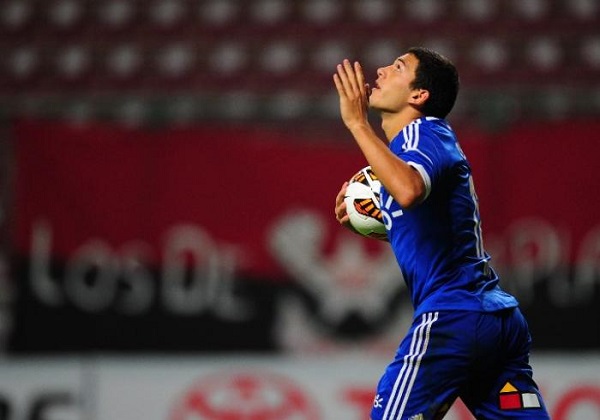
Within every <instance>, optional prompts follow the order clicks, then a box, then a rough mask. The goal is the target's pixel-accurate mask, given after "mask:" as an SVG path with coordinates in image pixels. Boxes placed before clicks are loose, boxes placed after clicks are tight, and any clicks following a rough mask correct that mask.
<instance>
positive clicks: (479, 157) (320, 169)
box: [12, 121, 600, 350]
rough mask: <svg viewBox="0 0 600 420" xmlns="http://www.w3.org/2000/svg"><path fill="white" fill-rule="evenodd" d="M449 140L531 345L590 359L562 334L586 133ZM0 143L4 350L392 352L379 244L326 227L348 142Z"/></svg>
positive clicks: (120, 138) (587, 201) (538, 131)
mask: <svg viewBox="0 0 600 420" xmlns="http://www.w3.org/2000/svg"><path fill="white" fill-rule="evenodd" d="M458 134H459V138H460V139H461V145H462V147H463V149H464V150H465V152H466V154H467V156H469V159H470V162H471V165H472V167H473V171H474V175H475V184H476V188H477V192H478V194H479V197H480V201H481V207H482V217H483V228H484V238H485V242H486V247H487V249H488V251H489V252H490V254H491V255H492V265H493V266H494V267H495V268H496V269H497V270H498V271H499V272H500V274H501V277H502V283H501V284H502V285H503V287H505V288H506V289H508V290H509V291H511V292H512V293H514V294H515V295H516V296H517V297H518V299H519V301H520V302H521V305H522V307H523V308H524V309H525V312H527V313H528V319H529V320H530V323H531V325H532V330H533V332H534V336H535V335H537V343H541V345H542V346H548V347H565V346H566V347H586V348H589V347H600V332H599V331H597V330H595V332H594V331H592V332H589V331H588V332H585V333H583V332H582V331H580V330H579V329H577V328H572V325H574V324H576V323H577V320H580V319H588V320H589V321H590V322H596V321H597V322H600V318H599V317H600V315H599V313H598V311H597V310H596V308H597V304H598V303H599V302H600V216H599V215H600V196H599V195H598V193H597V192H598V191H600V177H598V176H596V175H595V168H596V166H597V160H598V157H599V156H600V123H599V122H595V121H588V122H575V121H569V122H564V123H556V124H553V125H550V124H542V123H540V124H531V125H527V126H522V127H516V128H514V129H512V130H510V131H508V132H504V133H499V134H493V135H492V134H485V133H483V132H480V131H477V130H464V129H461V130H459V132H458ZM13 139H14V150H15V158H16V175H15V191H14V207H13V210H12V217H13V221H14V224H13V227H14V229H13V240H12V244H13V248H14V254H15V255H16V256H17V261H16V262H15V265H16V266H17V268H16V269H15V273H17V274H16V275H17V283H18V284H19V287H22V288H23V290H22V291H20V293H19V296H21V301H20V304H19V305H18V308H19V310H18V314H19V316H18V320H17V321H18V322H17V325H18V328H17V331H18V334H17V340H15V342H16V343H18V344H17V345H16V346H15V347H16V348H32V347H44V346H46V345H49V344H48V343H62V344H64V346H65V347H67V348H72V347H73V346H75V347H77V346H78V345H79V344H78V343H79V341H77V340H78V339H81V338H82V337H86V336H87V337H88V341H87V343H88V344H87V345H89V346H92V347H93V346H100V347H102V348H122V347H123V346H125V347H129V346H133V347H135V346H136V345H137V344H138V342H136V343H133V342H129V341H128V340H129V339H130V338H131V336H130V335H129V334H128V333H127V332H125V333H123V334H121V335H119V336H115V334H116V333H115V332H114V327H115V325H117V324H118V325H119V326H120V327H122V326H123V325H127V323H129V326H130V330H129V331H136V332H140V331H142V332H144V334H146V335H144V334H142V337H146V341H144V340H143V339H142V341H141V342H142V343H145V344H142V347H143V346H146V345H151V346H154V347H155V348H166V349H168V348H170V346H173V347H183V348H192V349H196V348H206V347H210V348H222V347H227V348H239V345H240V344H244V343H246V344H247V340H250V341H252V340H254V343H253V344H251V347H253V348H254V347H258V348H263V347H265V346H264V345H262V344H260V343H261V342H264V341H265V340H270V344H269V345H268V346H267V347H269V346H273V345H274V346H275V347H279V348H285V349H293V350H298V349H301V348H303V346H304V347H307V348H322V347H327V346H329V345H331V344H332V342H335V341H336V339H337V338H339V336H340V335H341V336H344V337H353V338H356V337H365V336H370V337H373V335H374V334H375V335H376V334H380V333H382V332H383V333H386V334H389V336H388V337H387V338H389V342H386V343H394V344H393V345H395V343H396V342H397V338H398V337H399V335H400V334H401V332H399V331H398V329H402V325H405V322H406V321H407V320H409V319H410V317H411V311H410V305H409V304H408V302H406V300H405V299H406V293H405V292H406V291H405V289H404V285H403V283H402V279H401V277H400V275H399V271H398V269H397V267H396V265H395V261H394V260H393V257H391V254H390V253H389V250H388V249H387V247H386V246H385V244H384V243H381V242H379V241H374V240H366V239H362V238H359V237H357V236H356V235H354V234H352V233H350V232H349V231H347V230H346V229H343V228H341V227H340V226H339V225H338V224H337V222H336V221H335V218H334V216H333V207H334V199H335V195H336V194H337V192H338V190H339V188H340V186H341V184H342V183H343V181H344V180H347V179H349V178H350V177H351V176H352V175H353V174H354V173H355V172H356V171H357V170H358V169H360V168H361V167H362V166H364V165H365V164H366V162H365V161H364V158H363V157H362V155H361V154H360V152H359V150H358V148H357V147H356V146H355V145H354V144H353V142H352V139H351V138H350V136H349V135H348V136H347V139H346V140H347V141H343V140H342V139H334V138H331V134H326V133H323V135H322V137H321V138H310V139H306V138H304V137H301V136H300V135H297V134H296V133H294V132H291V131H290V132H281V131H272V130H268V129H264V128H257V127H252V126H245V127H230V126H223V125H215V126H199V127H193V128H185V129H180V128H163V129H158V128H157V129H150V128H145V129H141V128H125V127H121V126H116V125H106V124H88V125H69V124H66V123H61V122H46V121H21V122H18V123H16V124H15V126H14V131H13ZM271 287H274V288H278V287H279V288H280V287H283V288H286V289H285V293H280V291H277V292H275V291H273V290H272V289H269V288H271ZM278 290H279V289H278ZM61 311H62V312H61ZM65 314H67V319H69V322H72V324H69V325H66V324H65V321H64V319H65ZM81 314H84V315H85V316H86V317H87V318H86V317H82V316H81ZM148 315H152V316H153V317H154V318H152V322H148V319H149V318H148ZM200 319H201V320H203V322H204V324H202V323H199V320H200ZM99 320H100V321H101V322H99ZM215 320H217V321H219V322H222V323H223V324H222V325H223V326H225V327H224V328H219V326H218V325H217V324H215ZM315 320H316V323H317V324H319V323H320V324H322V325H324V326H325V327H324V328H315V327H314V325H315ZM186 322H187V323H186ZM44 323H45V324H44ZM65 325H66V326H65ZM89 325H93V328H92V329H91V330H90V328H89ZM156 325H158V326H160V328H158V329H156V328H155V326H156ZM51 326H56V327H57V328H59V327H60V328H65V330H64V331H63V332H62V335H61V336H60V339H59V340H57V339H56V337H55V338H49V337H46V336H45V335H44V334H46V333H47V332H48V331H51V330H52V328H51ZM276 326H277V328H275V327H276ZM391 326H393V328H392V327H391ZM36 328H37V330H36ZM181 328H183V329H184V330H185V331H184V333H182V332H181V331H179V330H178V329H181ZM232 328H237V329H238V330H237V331H238V332H237V333H236V334H237V335H234V334H230V332H231V331H232ZM394 328H395V329H394ZM217 330H219V332H217ZM36 331H37V332H36ZM125 331H128V330H127V329H126V330H125ZM157 331H159V333H157ZM221 331H223V332H221ZM324 331H325V332H324ZM198 333H199V334H198ZM86 334H87V335H86ZM161 334H162V335H161ZM117 335H118V334H117ZM165 336H168V339H165ZM234 336H235V338H232V337H234ZM106 337H109V338H110V340H106ZM309 337H310V338H309ZM103 338H104V339H105V341H99V340H102V339H103ZM379 338H380V339H381V340H380V341H378V342H373V343H371V344H372V345H373V347H377V346H384V347H385V345H386V344H385V343H383V344H382V340H383V341H385V340H386V339H383V338H382V337H381V336H380V337H379ZM119 340H121V341H119ZM123 340H124V341H123ZM207 340H208V341H207ZM210 340H213V341H210ZM119 342H121V343H124V342H126V345H123V346H121V345H119V344H118V343H119ZM89 343H92V344H89ZM177 343H179V344H181V343H184V344H182V345H181V346H178V344H177ZM273 343H275V344H273ZM69 346H71V347H69ZM111 346H113V347H111ZM83 347H85V345H84V346H83ZM242 347H244V346H243V345H242Z"/></svg>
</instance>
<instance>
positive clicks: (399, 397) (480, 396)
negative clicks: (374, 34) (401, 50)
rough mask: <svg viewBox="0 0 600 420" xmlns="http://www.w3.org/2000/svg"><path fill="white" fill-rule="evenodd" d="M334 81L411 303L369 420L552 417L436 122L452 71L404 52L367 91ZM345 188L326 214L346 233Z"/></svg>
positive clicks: (462, 172)
mask: <svg viewBox="0 0 600 420" xmlns="http://www.w3.org/2000/svg"><path fill="white" fill-rule="evenodd" d="M333 79H334V83H335V87H336V89H337V92H338V94H339V98H340V111H341V117H342V120H343V122H344V124H345V126H346V128H347V129H348V130H349V131H350V133H351V134H352V136H353V137H354V140H355V141H356V143H357V144H358V146H359V148H360V150H361V151H362V153H363V154H364V156H365V158H366V160H367V161H368V163H369V165H371V167H372V169H373V171H374V172H375V174H376V175H377V177H378V178H379V180H380V181H381V183H382V191H381V197H380V199H381V208H382V211H383V216H384V217H383V219H384V222H385V225H386V230H387V240H388V242H389V243H390V245H391V247H392V249H393V251H394V254H395V256H396V259H397V261H398V264H399V266H400V269H401V271H402V274H403V277H404V280H405V281H406V284H407V287H408V291H409V293H410V298H411V301H412V304H413V306H414V319H413V323H412V325H411V327H410V329H409V331H408V333H407V335H406V337H405V338H404V339H403V340H402V341H401V343H400V345H399V348H398V351H397V353H396V355H395V357H394V359H393V361H392V362H391V363H390V364H389V365H388V366H387V368H386V370H385V372H384V373H383V376H382V377H381V379H380V381H379V384H378V387H377V392H376V396H375V399H374V402H373V408H372V411H371V419H372V420H392V419H394V420H396V419H409V420H427V419H441V418H443V417H444V415H445V414H446V412H447V411H448V409H449V408H450V406H451V405H452V403H453V402H454V401H455V400H456V398H458V397H460V398H461V399H462V400H463V402H464V403H465V405H466V406H467V407H468V408H469V410H470V411H471V412H472V413H473V415H474V416H475V417H476V418H478V419H508V418H511V419H512V418H519V419H549V416H548V413H547V411H546V407H545V405H544V402H543V400H542V396H541V394H540V391H539V389H538V386H537V385H536V383H535V382H534V380H533V374H532V368H531V366H530V365H529V350H530V346H531V338H530V334H529V328H528V326H527V323H526V321H525V319H524V318H523V315H522V314H521V312H520V310H519V308H518V303H517V300H516V299H515V298H514V297H513V296H511V295H510V294H508V293H506V292H505V291H503V290H502V289H501V288H500V287H499V285H498V280H499V279H498V276H497V275H496V273H495V272H494V270H493V269H492V268H491V267H490V265H489V259H490V257H489V255H488V254H487V253H486V252H485V250H484V247H483V243H482V237H481V222H480V217H479V208H478V202H477V196H476V195H475V189H474V186H473V179H472V176H471V168H470V166H469V163H468V161H467V159H466V157H465V155H464V153H463V152H462V150H461V148H460V146H459V144H458V141H457V138H456V135H455V133H454V132H453V130H452V128H451V127H450V125H449V124H448V122H446V120H445V118H446V116H447V115H448V113H449V112H450V111H451V109H452V107H453V106H454V102H455V100H456V96H457V94H458V89H459V78H458V73H457V70H456V68H455V66H454V65H453V64H452V63H451V62H450V61H449V60H448V59H446V58H445V57H443V56H441V55H439V54H437V53H436V52H433V51H431V50H428V49H425V48H411V49H409V50H408V52H407V53H406V54H404V55H402V56H400V57H398V58H396V59H395V60H394V61H393V62H392V63H391V64H390V65H388V66H385V67H381V68H379V69H378V70H377V80H376V81H375V84H374V86H372V87H370V86H369V85H368V84H367V83H365V77H364V74H363V71H362V68H361V66H360V63H358V62H354V63H351V62H350V61H349V60H344V61H343V62H342V63H341V64H339V65H338V66H337V71H336V73H335V74H334V76H333ZM369 107H370V108H372V109H374V110H376V111H378V112H379V114H380V116H381V126H382V128H383V132H384V133H385V137H386V139H387V141H383V140H382V139H380V138H379V137H378V135H377V134H376V132H375V131H374V129H373V127H372V126H371V125H370V123H369V121H368V115H367V114H368V108H369ZM346 186H347V183H344V184H343V185H342V188H341V190H340V191H339V193H338V195H337V198H336V204H335V214H336V218H337V220H338V221H339V222H340V223H341V224H343V225H346V226H349V219H348V216H347V214H346V206H345V204H344V199H343V198H344V192H345V189H346Z"/></svg>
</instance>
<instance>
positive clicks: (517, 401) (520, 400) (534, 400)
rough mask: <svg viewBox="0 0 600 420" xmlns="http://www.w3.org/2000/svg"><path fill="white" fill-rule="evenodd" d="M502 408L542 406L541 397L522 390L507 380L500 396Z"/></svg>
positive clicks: (518, 408) (515, 408) (499, 403)
mask: <svg viewBox="0 0 600 420" xmlns="http://www.w3.org/2000/svg"><path fill="white" fill-rule="evenodd" d="M498 398H499V399H498V405H499V406H500V409H501V410H522V409H524V408H540V407H541V404H540V399H539V398H538V396H537V394H534V393H532V392H521V391H519V390H518V389H517V388H515V387H514V385H513V384H511V383H510V382H507V383H506V384H505V385H504V386H503V387H502V389H501V390H500V394H499V396H498Z"/></svg>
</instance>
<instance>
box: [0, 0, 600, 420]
mask: <svg viewBox="0 0 600 420" xmlns="http://www.w3.org/2000/svg"><path fill="white" fill-rule="evenodd" d="M416 45H420V46H426V47H430V48H432V49H435V50H437V51H439V52H441V53H442V54H444V55H446V56H448V57H449V58H450V59H452V60H453V61H454V62H455V63H456V65H457V67H458V69H459V72H460V74H461V84H462V86H461V93H460V95H459V99H458V102H457V105H456V107H455V109H454V110H453V112H452V113H451V114H450V116H449V121H450V123H451V124H452V125H453V126H454V128H455V130H456V131H457V133H458V135H459V139H460V141H461V145H462V147H463V149H464V150H465V152H466V153H467V155H468V157H469V159H470V161H471V164H472V166H473V171H474V174H475V183H476V186H477V192H478V195H479V198H480V201H481V209H482V216H483V228H484V235H485V243H486V248H487V250H488V252H489V253H490V254H491V255H492V264H493V266H494V267H495V268H496V270H497V271H498V272H499V273H500V275H501V276H502V285H503V287H504V288H506V289H507V290H509V291H511V292H512V293H514V294H515V295H516V296H517V297H518V298H519V300H520V302H521V307H522V310H523V312H524V313H525V315H526V316H527V318H528V321H529V323H530V327H531V330H532V335H533V342H534V347H533V351H532V363H533V365H534V369H535V375H536V379H537V380H538V382H539V383H540V385H541V387H542V390H543V392H544V393H545V396H546V399H547V403H548V407H549V409H550V412H551V415H552V418H553V419H558V420H562V419H569V420H570V419H598V418H600V380H599V379H598V378H600V310H599V309H598V308H599V307H600V306H599V305H600V287H599V284H600V217H599V215H600V197H599V196H598V192H599V191H600V178H599V177H598V176H597V175H596V174H595V172H594V171H595V170H596V168H597V166H598V163H597V162H598V157H599V156H600V118H599V117H600V1H599V0H447V1H443V0H403V1H391V0H344V1H341V0H340V1H336V0H304V1H290V0H287V1H286V0H255V1H243V0H43V1H42V0H3V1H2V2H0V175H1V176H0V182H1V184H0V420H16V419H48V420H50V419H53V420H74V419H84V420H86V419H90V420H128V419H139V418H145V419H149V420H153V419H156V420H185V419H205V420H221V419H228V420H234V419H240V420H243V419H253V420H287V419H294V420H301V419H302V420H304V419H310V420H337V419H344V420H352V419H366V418H368V415H369V412H370V407H371V406H372V404H373V396H374V395H373V391H374V389H375V385H376V383H377V380H378V379H379V376H380V374H381V372H382V371H383V368H384V367H385V365H386V363H387V362H388V361H389V360H390V358H391V357H392V355H393V354H394V352H395V350H396V346H397V343H398V341H399V340H400V339H401V338H402V337H403V335H404V332H405V330H406V328H407V326H408V325H409V323H410V321H411V316H412V308H411V307H410V302H409V301H408V297H407V291H406V289H405V287H404V284H403V282H402V278H401V277H400V274H399V271H398V269H397V267H396V263H395V260H394V259H393V257H392V255H391V254H390V252H389V250H388V249H387V247H386V246H385V245H384V244H380V243H379V242H376V241H369V240H365V239H362V238H360V237H358V236H356V235H352V234H351V233H349V232H348V231H346V230H344V229H341V228H340V227H339V225H338V224H337V222H336V221H335V219H334V217H333V214H332V213H333V203H334V198H335V195H336V194H337V191H338V190H339V187H340V186H341V184H342V183H343V182H344V180H346V179H349V178H350V177H351V176H352V175H353V174H354V173H355V172H356V171H357V170H358V169H360V168H361V167H362V166H364V165H365V164H366V162H365V161H364V159H363V158H362V156H361V154H360V152H359V151H358V149H357V147H356V146H355V144H354V143H353V141H352V139H351V137H350V136H349V134H348V133H347V132H346V131H345V129H344V127H343V124H342V123H341V121H340V118H339V110H338V99H337V94H336V92H335V89H334V87H333V83H332V75H333V72H334V70H335V66H336V64H337V63H339V62H340V61H341V60H342V59H344V58H350V59H353V60H354V59H356V60H360V61H361V62H362V63H363V67H364V68H365V71H366V74H367V79H368V80H369V81H371V82H372V81H373V80H374V79H375V78H376V70H377V68H378V67H381V66H384V65H387V64H389V63H391V62H392V61H393V60H394V59H395V58H396V57H397V56H399V55H401V54H402V53H403V52H404V51H405V50H407V49H408V48H409V47H411V46H416ZM373 122H374V124H377V118H376V116H374V118H373ZM448 418H449V419H461V420H462V419H470V418H471V417H470V416H469V414H468V413H467V412H466V409H465V408H464V407H463V406H462V405H461V404H460V403H458V404H457V405H456V406H455V407H453V409H452V410H451V412H450V414H449V416H448Z"/></svg>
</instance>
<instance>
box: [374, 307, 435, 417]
mask: <svg viewBox="0 0 600 420" xmlns="http://www.w3.org/2000/svg"><path fill="white" fill-rule="evenodd" d="M437 319H438V312H435V313H432V312H429V313H426V314H423V315H422V317H421V323H420V324H419V325H418V326H417V327H416V328H415V330H414V332H413V336H412V339H411V342H410V352H409V353H408V354H406V355H405V356H404V363H403V364H402V369H400V373H399V374H398V377H397V378H396V382H395V383H394V387H393V389H392V393H391V394H390V398H389V400H388V402H387V404H386V407H385V411H384V413H383V418H382V420H394V419H400V418H402V414H404V409H405V408H406V404H407V402H408V398H409V397H410V392H411V391H412V387H413V385H414V383H415V379H416V377H417V373H418V372H419V366H420V364H421V360H422V359H423V356H424V355H425V353H426V352H427V347H428V346H429V334H430V332H431V326H432V325H433V323H434V322H435V321H437ZM398 387H400V388H398ZM398 406H400V407H398ZM398 408H399V409H398ZM390 410H391V412H390Z"/></svg>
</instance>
